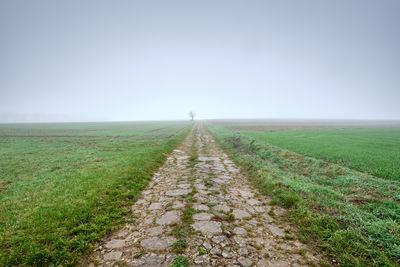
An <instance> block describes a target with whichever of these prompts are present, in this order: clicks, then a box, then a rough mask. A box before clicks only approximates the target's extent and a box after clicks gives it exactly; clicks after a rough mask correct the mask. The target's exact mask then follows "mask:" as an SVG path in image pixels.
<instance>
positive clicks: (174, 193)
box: [165, 189, 190, 197]
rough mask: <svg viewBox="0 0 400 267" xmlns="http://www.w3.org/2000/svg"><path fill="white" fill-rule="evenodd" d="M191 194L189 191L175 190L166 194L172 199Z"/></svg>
mask: <svg viewBox="0 0 400 267" xmlns="http://www.w3.org/2000/svg"><path fill="white" fill-rule="evenodd" d="M189 193H190V190H189V189H175V190H169V191H167V192H165V194H166V195H167V196H170V197H176V196H183V195H187V194H189Z"/></svg>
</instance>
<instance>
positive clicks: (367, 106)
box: [0, 0, 400, 121]
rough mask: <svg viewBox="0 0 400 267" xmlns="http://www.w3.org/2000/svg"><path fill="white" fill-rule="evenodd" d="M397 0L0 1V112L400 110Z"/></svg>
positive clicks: (40, 116) (112, 114) (127, 114)
mask: <svg viewBox="0 0 400 267" xmlns="http://www.w3.org/2000/svg"><path fill="white" fill-rule="evenodd" d="M399 14H400V1H398V0H379V1H378V0H331V1H319V0H301V1H300V0H292V1H289V0H275V1H267V0H265V1H251V0H250V1H233V0H226V1H221V0H219V1H204V0H202V1H187V0H185V1H164V0H163V1H148V0H146V1H134V0H129V1H121V0H118V1H100V0H96V1H88V0H79V1H78V0H76V1H70V0H68V1H66V0H65V1H40V0H35V1H30V0H26V1H21V0H8V1H7V0H2V1H0V120H2V121H5V120H10V118H11V120H15V121H18V120H20V121H23V120H31V121H37V120H48V121H68V120H69V121H80V120H82V121H86V120H163V119H188V116H187V113H188V112H189V111H190V110H193V111H195V112H196V114H197V115H198V116H197V117H198V118H200V119H207V118H338V119H340V118H351V119H400V104H399V103H400V87H399V85H400V71H399V70H400V52H399V48H400V16H399Z"/></svg>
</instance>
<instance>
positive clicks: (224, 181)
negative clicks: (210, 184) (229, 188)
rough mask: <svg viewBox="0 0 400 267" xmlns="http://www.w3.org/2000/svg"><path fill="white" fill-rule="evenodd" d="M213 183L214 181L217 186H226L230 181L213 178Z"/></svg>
mask: <svg viewBox="0 0 400 267" xmlns="http://www.w3.org/2000/svg"><path fill="white" fill-rule="evenodd" d="M211 180H212V181H214V182H215V183H217V184H226V183H227V182H228V181H227V180H225V179H220V178H212V179H211Z"/></svg>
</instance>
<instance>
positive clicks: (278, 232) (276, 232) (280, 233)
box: [268, 225, 285, 237]
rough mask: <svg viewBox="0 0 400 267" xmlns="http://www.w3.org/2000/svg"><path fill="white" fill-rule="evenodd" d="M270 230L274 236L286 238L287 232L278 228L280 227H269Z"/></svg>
mask: <svg viewBox="0 0 400 267" xmlns="http://www.w3.org/2000/svg"><path fill="white" fill-rule="evenodd" d="M268 229H269V230H270V231H271V233H272V234H273V235H277V236H280V237H284V236H285V232H284V231H283V230H282V229H281V228H278V227H276V226H273V225H268Z"/></svg>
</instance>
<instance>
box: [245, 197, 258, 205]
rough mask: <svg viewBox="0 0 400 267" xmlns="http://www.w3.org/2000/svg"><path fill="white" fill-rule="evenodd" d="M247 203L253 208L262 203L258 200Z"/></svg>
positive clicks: (250, 200)
mask: <svg viewBox="0 0 400 267" xmlns="http://www.w3.org/2000/svg"><path fill="white" fill-rule="evenodd" d="M247 203H249V204H250V205H252V206H254V205H260V201H258V200H257V199H249V200H247Z"/></svg>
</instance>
